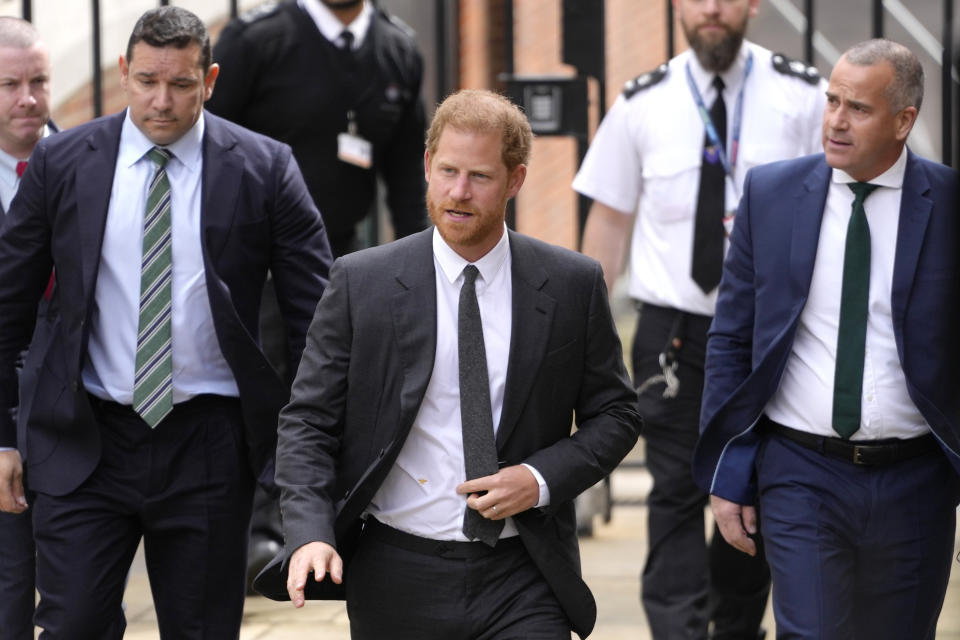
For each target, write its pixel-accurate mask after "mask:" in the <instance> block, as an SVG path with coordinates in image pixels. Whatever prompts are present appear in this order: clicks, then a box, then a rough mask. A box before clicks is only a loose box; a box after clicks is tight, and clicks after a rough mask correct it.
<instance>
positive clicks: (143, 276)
mask: <svg viewBox="0 0 960 640" xmlns="http://www.w3.org/2000/svg"><path fill="white" fill-rule="evenodd" d="M147 155H148V156H149V157H150V160H152V161H153V163H154V164H156V165H157V170H156V171H155V172H154V174H153V179H152V180H151V181H150V187H149V189H148V191H147V210H146V214H145V216H144V220H143V258H142V260H141V265H140V321H139V325H138V327H137V364H136V376H135V379H134V385H133V408H134V409H135V410H136V412H137V413H139V414H140V416H141V417H142V418H143V419H144V421H145V422H146V423H147V424H148V425H150V427H151V428H153V427H156V426H157V425H158V424H160V421H161V420H163V418H164V417H165V416H166V415H167V414H168V413H170V410H171V409H173V358H172V350H171V347H170V308H171V305H170V289H171V286H170V285H171V279H172V277H173V270H172V267H171V264H172V260H171V255H172V252H171V246H172V242H171V237H170V181H169V180H167V171H166V169H165V168H164V167H165V166H166V164H167V162H168V161H169V160H170V158H171V153H170V152H169V151H167V150H166V149H161V148H159V147H154V148H152V149H150V151H148V152H147Z"/></svg>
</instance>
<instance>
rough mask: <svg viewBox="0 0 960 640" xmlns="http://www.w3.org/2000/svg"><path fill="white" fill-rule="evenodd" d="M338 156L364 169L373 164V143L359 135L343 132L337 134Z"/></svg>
mask: <svg viewBox="0 0 960 640" xmlns="http://www.w3.org/2000/svg"><path fill="white" fill-rule="evenodd" d="M337 157H338V158H340V159H341V160H343V161H344V162H349V163H350V164H352V165H355V166H358V167H360V168H362V169H369V168H370V167H371V166H372V165H373V145H372V144H371V143H370V141H369V140H364V139H363V138H361V137H360V136H358V135H354V134H351V133H341V134H339V135H338V136H337Z"/></svg>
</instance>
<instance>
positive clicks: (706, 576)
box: [573, 0, 826, 640]
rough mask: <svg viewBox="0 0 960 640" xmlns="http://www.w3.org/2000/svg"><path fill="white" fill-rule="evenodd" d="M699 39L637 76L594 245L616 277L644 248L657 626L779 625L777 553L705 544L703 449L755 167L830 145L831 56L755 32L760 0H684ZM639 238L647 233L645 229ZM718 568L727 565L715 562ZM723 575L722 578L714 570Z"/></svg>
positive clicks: (650, 609) (677, 4) (647, 579)
mask: <svg viewBox="0 0 960 640" xmlns="http://www.w3.org/2000/svg"><path fill="white" fill-rule="evenodd" d="M673 4H674V8H675V11H676V14H677V16H678V18H679V20H680V25H681V27H682V28H683V31H684V34H685V36H686V39H687V41H688V42H689V43H690V46H691V49H690V50H688V51H685V52H684V53H681V54H680V55H678V56H676V57H675V58H673V59H672V60H670V61H669V62H668V63H667V64H664V65H661V66H660V67H659V68H657V69H656V70H654V71H651V72H649V73H645V74H642V75H640V76H638V77H637V78H635V79H634V80H631V81H629V82H628V83H627V84H626V86H625V87H624V90H623V92H622V94H621V95H620V96H619V97H618V99H617V101H616V102H615V104H614V105H613V107H612V108H611V109H610V111H609V112H608V113H607V114H606V116H605V118H604V120H603V122H602V123H601V125H600V128H599V129H598V131H597V133H596V136H595V138H594V140H593V142H592V144H591V146H590V149H589V151H588V153H587V156H586V158H585V159H584V162H583V165H582V166H581V167H580V171H579V173H578V174H577V176H576V179H575V180H574V182H573V188H574V189H575V190H576V191H578V192H580V193H582V194H583V195H586V196H588V197H590V198H592V199H593V200H594V204H593V207H592V209H591V211H590V215H589V217H588V219H587V224H586V229H585V233H584V238H583V252H584V253H586V254H588V255H590V256H592V257H594V258H596V259H597V260H599V261H600V262H601V264H602V265H603V267H604V273H605V277H606V280H607V286H608V288H610V287H612V285H613V282H614V280H615V279H616V278H617V276H618V275H619V274H620V273H621V271H622V268H623V265H624V262H625V258H626V257H627V249H628V247H629V251H630V253H629V274H630V275H629V294H630V296H631V297H632V298H634V299H636V300H637V302H638V308H639V317H638V321H637V329H636V335H635V337H634V341H633V352H632V359H633V372H634V381H635V384H636V386H637V387H638V390H639V398H640V410H641V414H642V415H643V417H644V420H645V423H646V426H645V431H644V437H645V441H646V462H647V466H648V468H649V470H650V472H651V474H652V475H653V489H652V491H651V493H650V496H649V499H648V505H649V550H648V555H647V562H646V566H645V568H644V571H643V576H642V590H641V593H642V596H641V599H642V601H643V606H644V610H645V612H646V614H647V618H648V621H649V623H650V628H651V631H652V633H653V637H654V638H668V637H669V638H674V637H677V638H679V637H683V638H707V637H708V624H709V623H710V622H711V621H712V622H713V632H712V635H711V636H710V637H712V638H714V639H721V638H731V639H732V638H736V639H741V638H747V639H750V640H753V639H754V638H757V637H761V638H762V637H763V635H764V632H763V631H762V630H761V629H760V621H761V619H762V617H763V612H764V608H765V606H766V599H767V594H768V592H769V572H768V570H767V567H766V563H765V561H764V560H763V558H762V554H760V555H759V556H758V558H756V559H754V558H750V557H748V556H746V555H744V554H741V553H738V552H737V551H735V550H732V549H731V548H730V547H729V546H727V545H726V543H725V542H724V541H723V539H722V537H721V536H720V535H714V536H713V538H712V540H711V542H710V545H709V547H708V545H706V544H705V536H704V520H703V509H704V506H705V504H706V495H705V494H704V493H703V492H702V491H700V490H699V489H698V488H697V487H696V485H695V484H694V481H693V478H692V475H691V472H690V462H691V458H692V452H693V448H694V446H695V444H696V440H697V435H698V423H699V413H700V395H701V392H702V389H703V358H704V347H705V342H706V332H707V329H708V327H709V324H710V320H711V317H712V315H713V310H714V305H715V303H716V287H717V284H718V283H719V280H720V272H721V267H722V259H723V253H724V251H725V249H726V243H727V241H726V239H725V236H726V235H728V234H729V232H730V230H731V229H732V226H733V224H734V220H733V217H734V216H733V213H734V212H735V210H736V207H737V203H738V201H739V198H740V189H741V186H742V184H743V177H744V175H745V174H746V172H747V170H748V169H750V168H751V167H753V166H756V165H759V164H764V163H768V162H772V161H775V160H780V159H785V158H791V157H795V156H800V155H805V154H809V153H814V152H819V151H820V150H821V144H820V121H821V118H822V115H823V108H824V90H825V87H826V85H825V83H824V81H823V80H822V79H821V78H820V75H819V74H818V73H817V71H816V69H814V68H812V67H808V66H807V65H805V64H803V63H800V62H797V61H792V60H789V59H788V58H786V57H785V56H783V55H780V54H774V53H771V52H770V51H768V50H767V49H765V48H763V47H760V46H758V45H756V44H754V43H751V42H748V41H745V40H744V39H743V38H744V34H745V32H746V27H747V23H748V21H749V19H750V17H752V16H753V15H755V14H756V10H757V6H758V4H759V0H673ZM631 237H632V241H631ZM710 567H716V569H715V570H714V571H711V570H710ZM711 576H712V579H711Z"/></svg>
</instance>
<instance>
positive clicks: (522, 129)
mask: <svg viewBox="0 0 960 640" xmlns="http://www.w3.org/2000/svg"><path fill="white" fill-rule="evenodd" d="M447 126H449V127H451V128H453V129H457V130H458V131H469V132H471V133H490V132H499V133H500V141H501V151H500V158H501V159H502V160H503V164H504V165H506V167H507V169H508V170H510V171H513V170H514V169H515V168H517V166H519V165H521V164H527V162H528V161H529V160H530V148H531V146H532V145H533V131H532V130H531V129H530V123H529V122H528V121H527V117H526V116H525V115H524V114H523V111H522V110H521V109H520V107H518V106H517V105H515V104H513V103H512V102H510V100H508V99H507V98H505V97H504V96H502V95H500V94H498V93H494V92H492V91H488V90H486V89H462V90H460V91H457V92H456V93H453V94H451V95H449V96H448V97H447V98H446V99H445V100H444V101H443V102H442V103H440V106H438V107H437V112H436V113H435V114H434V116H433V121H432V122H431V123H430V129H429V130H428V131H427V151H428V152H429V153H430V155H431V156H432V155H433V154H435V153H436V151H437V145H438V144H439V143H440V135H441V134H442V133H443V130H444V129H445V128H446V127H447Z"/></svg>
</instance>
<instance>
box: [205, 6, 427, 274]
mask: <svg viewBox="0 0 960 640" xmlns="http://www.w3.org/2000/svg"><path fill="white" fill-rule="evenodd" d="M345 53H346V55H344V54H345ZM213 56H214V60H215V61H216V62H217V63H219V64H220V75H219V77H218V78H217V86H216V90H215V91H214V93H213V96H212V97H211V99H210V100H209V101H208V102H207V108H208V109H209V110H210V111H212V112H213V113H215V114H217V115H220V116H223V117H225V118H227V119H229V120H233V121H234V122H236V123H238V124H241V125H243V126H245V127H247V128H249V129H253V130H254V131H258V132H260V133H264V134H266V135H268V136H270V137H272V138H276V139H277V140H281V141H283V142H286V143H287V144H289V145H290V146H291V147H292V148H293V154H294V156H295V157H296V160H297V163H298V164H299V165H300V169H301V171H302V172H303V177H304V179H305V180H306V183H307V187H308V188H309V190H310V195H311V196H312V197H313V199H314V201H315V202H316V203H317V206H318V207H319V209H320V211H321V212H322V214H323V219H324V222H325V224H326V226H327V235H328V236H329V238H330V245H331V247H332V249H333V253H334V256H340V255H343V254H344V253H348V252H349V251H351V250H353V249H355V248H358V247H356V246H355V236H354V228H355V226H356V224H357V223H358V222H359V221H360V220H362V219H363V218H365V217H366V216H367V214H368V213H369V212H370V210H371V207H372V205H373V202H374V197H375V194H376V174H377V173H379V174H380V175H381V176H382V177H383V180H384V183H385V184H386V187H387V198H386V200H387V205H388V207H389V210H390V213H391V219H392V222H393V226H394V230H395V232H396V235H397V237H401V236H405V235H409V234H411V233H413V232H415V231H419V230H421V229H424V228H425V227H426V225H427V221H426V210H425V207H424V179H423V163H422V159H423V139H424V130H425V121H424V109H423V102H422V100H421V98H420V84H421V78H422V75H423V61H422V59H421V57H420V54H419V52H418V51H417V49H416V45H415V43H414V40H413V37H412V32H411V31H410V30H409V28H407V27H406V26H405V25H403V24H402V23H400V22H399V21H398V20H397V19H395V18H392V17H390V16H388V15H387V14H386V13H385V12H383V11H382V10H375V11H374V15H373V18H372V20H371V23H370V28H369V31H368V32H367V34H366V37H365V38H364V39H363V42H362V44H361V46H360V48H359V49H356V50H355V51H352V52H349V53H347V52H344V51H342V50H340V49H339V48H338V47H337V46H336V45H335V44H334V43H333V42H331V41H329V40H327V39H326V38H325V37H323V35H321V33H320V31H319V30H318V29H317V26H316V24H315V23H314V21H313V20H312V18H311V17H310V15H309V14H308V13H307V12H306V11H305V10H304V9H303V8H302V7H300V6H299V5H298V4H297V3H296V2H292V1H291V2H283V3H278V4H270V5H267V6H266V7H261V8H258V9H256V10H254V11H253V12H251V13H249V14H247V15H245V16H243V17H241V18H238V19H236V20H233V21H232V22H231V23H230V24H228V25H227V27H226V28H225V29H224V30H223V33H222V34H221V35H220V39H219V40H218V42H217V44H216V46H215V47H214V50H213ZM351 113H352V116H353V117H352V118H349V117H348V116H349V115H350V114H351ZM350 120H352V122H353V125H351V124H350ZM349 130H352V131H353V132H354V133H355V135H356V136H358V137H360V138H362V139H364V140H366V141H369V142H370V143H371V144H372V157H371V158H370V159H371V163H372V166H371V167H370V168H365V167H361V166H358V165H356V164H351V163H350V162H346V161H343V160H341V159H339V158H338V136H340V134H343V133H347V132H348V131H349Z"/></svg>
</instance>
